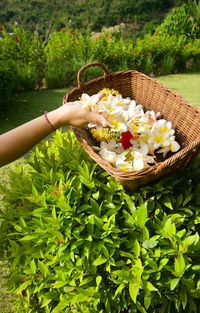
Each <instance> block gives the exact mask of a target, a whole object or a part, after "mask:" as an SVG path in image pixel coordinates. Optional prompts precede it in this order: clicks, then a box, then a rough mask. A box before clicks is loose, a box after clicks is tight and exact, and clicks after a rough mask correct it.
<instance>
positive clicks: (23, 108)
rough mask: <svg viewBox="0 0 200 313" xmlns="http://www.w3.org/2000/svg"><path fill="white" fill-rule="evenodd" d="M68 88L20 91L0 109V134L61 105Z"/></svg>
mask: <svg viewBox="0 0 200 313" xmlns="http://www.w3.org/2000/svg"><path fill="white" fill-rule="evenodd" d="M68 91H69V89H52V90H49V89H44V90H39V91H27V92H20V93H18V94H16V95H15V98H14V99H13V101H12V102H11V103H10V105H8V106H6V107H4V108H3V110H1V111H0V122H1V123H0V134H2V133H4V132H7V131H9V130H11V129H13V128H15V127H17V126H19V125H21V124H24V123H26V122H28V121H30V120H32V119H34V118H36V117H38V116H40V115H43V114H44V112H45V111H52V110H54V109H56V108H57V107H59V106H60V105H62V99H63V97H64V95H65V94H66V93H67V92H68Z"/></svg>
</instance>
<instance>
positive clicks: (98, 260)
mask: <svg viewBox="0 0 200 313" xmlns="http://www.w3.org/2000/svg"><path fill="white" fill-rule="evenodd" d="M107 261H108V259H107V258H103V257H99V258H97V259H96V260H95V261H94V262H93V265H95V266H99V265H101V264H104V263H106V262H107Z"/></svg>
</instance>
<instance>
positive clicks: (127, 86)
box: [63, 63, 200, 190]
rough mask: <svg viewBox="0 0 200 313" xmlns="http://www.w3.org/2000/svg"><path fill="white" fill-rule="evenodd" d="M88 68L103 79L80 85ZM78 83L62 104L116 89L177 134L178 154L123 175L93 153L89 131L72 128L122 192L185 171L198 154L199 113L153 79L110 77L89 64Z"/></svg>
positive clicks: (127, 74) (122, 74) (126, 75)
mask: <svg viewBox="0 0 200 313" xmlns="http://www.w3.org/2000/svg"><path fill="white" fill-rule="evenodd" d="M91 66H98V67H100V68H101V69H102V70H103V71H104V76H103V77H98V78H96V79H93V80H92V81H89V82H87V83H85V84H83V83H82V80H81V75H82V73H83V71H85V70H86V69H87V68H89V67H91ZM77 80H78V87H76V88H74V89H73V90H71V91H70V92H68V93H67V94H66V96H65V97H64V99H63V103H65V102H69V101H75V100H78V99H79V98H80V97H81V95H82V93H87V94H89V95H93V94H95V93H97V92H99V90H101V89H103V88H110V89H115V90H117V91H119V92H120V93H121V94H122V96H123V97H124V98H125V97H130V98H131V99H134V100H135V101H136V103H137V104H142V105H143V107H144V110H145V111H147V110H154V111H155V112H161V117H162V118H164V119H166V120H168V121H171V122H172V127H173V128H174V129H175V131H176V133H175V135H176V140H177V141H178V142H179V144H180V145H181V149H180V150H179V151H178V152H177V153H175V154H173V155H172V154H171V155H170V154H168V155H167V158H166V159H162V158H161V156H160V155H158V156H157V159H156V164H155V165H153V166H150V167H146V168H144V169H142V170H140V171H130V172H122V171H120V170H117V169H116V168H114V167H112V165H110V164H109V163H108V162H106V161H104V160H103V159H102V158H101V157H100V156H99V155H98V154H97V153H96V152H95V151H94V150H93V149H92V146H94V145H97V143H96V141H95V140H94V139H93V138H92V136H91V134H90V132H89V130H87V129H82V128H73V131H74V133H75V135H76V137H77V139H78V140H79V142H80V143H81V145H82V146H83V148H84V149H85V150H86V151H87V153H88V154H89V155H90V157H91V158H92V159H93V160H95V161H96V162H97V163H98V164H99V165H100V166H101V167H102V168H103V169H104V170H106V171H107V172H108V173H109V174H110V175H112V176H113V177H114V178H115V179H116V180H117V181H119V182H120V183H121V184H122V185H123V187H124V188H125V189H129V190H135V189H137V188H139V187H141V186H143V185H146V184H149V183H150V182H152V181H155V180H157V179H159V178H161V177H165V176H168V175H171V174H173V173H175V172H176V171H178V170H180V169H183V168H185V167H186V166H187V165H188V164H189V163H191V161H192V160H193V159H194V158H195V156H196V155H197V154H198V152H199V151H200V114H199V113H200V111H199V110H198V109H196V108H195V107H194V106H193V105H191V104H189V103H188V102H187V101H186V100H184V99H183V98H182V97H181V96H179V95H178V94H177V93H175V92H173V91H172V90H170V89H168V88H166V87H165V86H163V85H162V84H160V83H159V82H158V81H156V80H155V79H152V78H150V77H148V76H146V75H144V74H142V73H139V72H137V71H133V70H129V71H121V72H116V73H112V74H109V73H108V71H107V70H106V68H105V67H104V66H103V65H102V64H100V63H90V64H88V65H86V66H84V67H82V68H81V69H80V70H79V72H78V77H77Z"/></svg>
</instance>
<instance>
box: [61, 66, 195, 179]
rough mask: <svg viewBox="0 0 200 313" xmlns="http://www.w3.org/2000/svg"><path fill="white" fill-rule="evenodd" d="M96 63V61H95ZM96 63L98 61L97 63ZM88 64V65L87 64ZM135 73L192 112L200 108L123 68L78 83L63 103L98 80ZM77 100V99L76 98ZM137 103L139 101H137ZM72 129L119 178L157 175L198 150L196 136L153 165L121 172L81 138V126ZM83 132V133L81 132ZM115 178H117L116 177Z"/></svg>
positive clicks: (87, 149)
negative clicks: (170, 95)
mask: <svg viewBox="0 0 200 313" xmlns="http://www.w3.org/2000/svg"><path fill="white" fill-rule="evenodd" d="M95 64H96V63H95ZM97 64H98V63H97ZM89 66H90V65H89ZM129 73H130V74H137V75H140V77H144V79H146V80H148V81H149V82H150V83H151V82H154V83H156V85H158V86H161V87H162V88H163V89H164V90H165V91H166V92H169V93H171V94H172V95H173V96H174V98H176V97H177V99H180V100H181V103H182V104H183V105H184V106H186V107H188V109H190V110H192V112H195V113H197V114H199V113H200V110H199V109H198V108H197V107H195V106H194V105H192V104H191V103H189V102H188V101H187V100H186V99H184V98H183V96H181V95H179V94H178V93H177V92H176V91H174V90H171V89H170V88H168V87H166V86H165V85H164V84H162V83H160V82H159V81H158V80H156V79H155V78H152V77H149V76H147V75H145V74H143V73H141V72H139V71H137V70H124V71H118V72H114V73H106V75H104V76H101V77H97V78H94V79H92V80H90V81H88V82H85V83H84V84H81V86H80V84H79V86H77V87H75V88H73V89H72V90H71V91H69V92H68V93H67V94H66V95H65V97H64V98H63V103H65V102H67V101H66V100H68V99H69V97H70V96H71V95H72V94H74V93H76V92H78V93H87V91H86V90H87V88H88V87H90V85H91V84H96V85H98V83H99V82H102V80H105V81H109V80H111V79H112V77H114V76H115V78H116V77H117V75H119V76H121V78H122V76H123V75H128V74H129ZM77 100H78V99H77ZM137 104H139V103H137ZM72 130H73V131H74V133H75V135H76V137H77V138H78V140H79V142H80V143H81V145H82V146H83V147H84V149H85V150H86V151H87V152H88V154H89V155H90V157H91V158H92V159H93V160H94V161H96V162H97V163H98V164H99V165H100V166H101V167H102V168H104V170H106V171H107V172H108V173H110V174H111V175H112V174H113V176H114V177H115V178H116V177H118V178H120V180H130V179H134V177H135V176H137V177H144V175H146V174H151V175H152V174H153V176H154V175H155V176H156V175H157V173H158V172H159V171H162V170H163V169H165V168H167V167H168V166H171V165H173V164H174V163H176V161H177V160H178V159H183V158H185V157H186V156H187V154H189V153H191V154H192V153H193V152H194V151H195V150H196V151H197V150H198V151H200V136H198V137H197V138H196V140H193V141H192V142H190V143H189V144H188V145H187V146H186V147H181V149H180V150H179V151H177V152H176V153H174V154H173V155H171V156H169V157H168V158H166V159H165V160H163V161H159V162H157V163H156V164H154V165H150V166H148V167H145V168H143V169H142V170H139V171H135V170H134V171H127V172H123V171H120V170H118V169H116V168H115V167H113V166H112V165H111V164H110V163H109V162H107V161H105V160H103V159H102V158H101V156H100V155H99V154H98V153H96V151H94V149H93V148H92V146H91V145H90V144H88V143H87V140H88V137H87V136H86V138H87V139H84V138H82V136H81V133H82V132H83V130H82V129H81V128H77V127H72ZM84 131H86V132H88V135H89V131H88V130H84ZM82 134H83V133H82ZM116 179H117V178H116Z"/></svg>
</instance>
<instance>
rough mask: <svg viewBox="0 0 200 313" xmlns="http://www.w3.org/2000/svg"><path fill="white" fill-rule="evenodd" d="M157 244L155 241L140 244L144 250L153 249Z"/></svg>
mask: <svg viewBox="0 0 200 313" xmlns="http://www.w3.org/2000/svg"><path fill="white" fill-rule="evenodd" d="M157 244H158V241H156V240H145V241H144V242H143V244H142V246H143V247H144V248H145V249H153V248H155V247H156V246H157Z"/></svg>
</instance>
